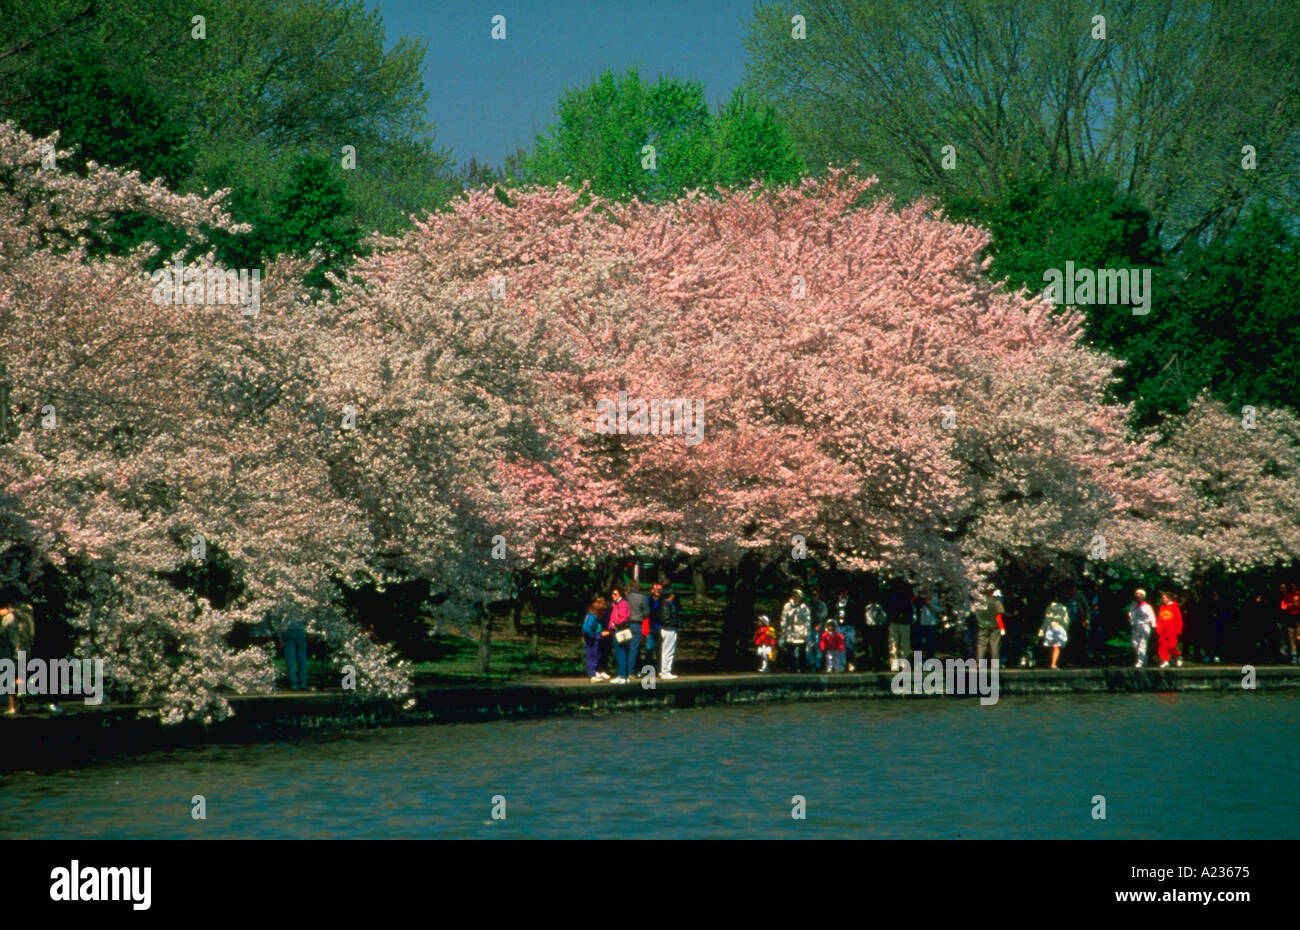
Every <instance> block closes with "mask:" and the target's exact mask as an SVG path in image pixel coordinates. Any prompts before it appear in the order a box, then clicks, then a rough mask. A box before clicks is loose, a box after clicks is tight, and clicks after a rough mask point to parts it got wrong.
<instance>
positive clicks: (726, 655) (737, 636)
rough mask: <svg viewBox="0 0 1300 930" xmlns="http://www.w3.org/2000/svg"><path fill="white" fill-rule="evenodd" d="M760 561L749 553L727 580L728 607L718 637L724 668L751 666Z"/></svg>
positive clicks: (719, 652)
mask: <svg viewBox="0 0 1300 930" xmlns="http://www.w3.org/2000/svg"><path fill="white" fill-rule="evenodd" d="M759 568H760V566H759V564H758V562H757V560H755V559H753V558H751V557H749V556H746V557H745V558H744V559H742V560H741V562H740V566H739V567H738V568H737V570H736V571H735V572H734V573H732V574H731V577H730V578H729V579H728V581H727V606H726V607H725V608H724V609H723V612H722V634H721V636H720V637H719V639H718V664H719V665H721V666H722V667H723V668H729V669H739V668H749V667H751V665H752V663H751V662H750V661H749V660H750V655H749V646H750V639H751V638H752V636H753V630H754V586H755V584H756V583H757V581H758V576H759Z"/></svg>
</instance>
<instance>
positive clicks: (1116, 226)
mask: <svg viewBox="0 0 1300 930" xmlns="http://www.w3.org/2000/svg"><path fill="white" fill-rule="evenodd" d="M945 206H946V209H947V211H948V212H949V213H950V214H951V215H953V216H954V217H956V218H959V219H963V220H965V221H967V222H972V223H976V224H979V225H982V226H985V227H986V228H988V229H989V231H990V233H991V238H990V243H989V247H988V254H989V258H990V264H989V269H988V273H989V275H990V276H991V277H993V278H996V279H1000V280H1004V281H1005V282H1006V284H1007V286H1008V287H1010V288H1012V289H1019V288H1022V287H1023V288H1026V289H1028V290H1029V291H1031V292H1035V293H1037V292H1041V291H1042V290H1043V288H1044V285H1045V282H1044V272H1045V271H1046V270H1047V269H1060V270H1064V269H1065V267H1066V262H1074V264H1075V266H1076V267H1086V268H1093V269H1095V268H1118V269H1129V268H1151V269H1152V283H1153V294H1152V297H1151V310H1150V312H1149V313H1148V314H1146V315H1134V314H1133V313H1132V312H1131V310H1130V309H1129V308H1127V307H1120V306H1105V305H1085V306H1079V307H1077V308H1076V309H1078V310H1079V311H1080V312H1082V313H1083V314H1084V316H1085V319H1086V321H1087V334H1088V337H1089V339H1090V340H1091V341H1092V342H1093V343H1094V344H1095V345H1097V346H1099V347H1101V348H1104V349H1105V350H1107V351H1108V352H1112V353H1114V354H1115V355H1118V356H1119V357H1120V358H1123V359H1124V360H1125V362H1126V364H1125V367H1124V370H1123V373H1122V377H1121V380H1120V382H1119V383H1118V384H1117V385H1116V393H1117V395H1118V396H1119V398H1120V399H1122V400H1124V401H1125V402H1132V403H1133V405H1134V413H1135V419H1136V422H1137V423H1139V424H1142V425H1153V424H1155V423H1158V422H1160V421H1161V419H1162V417H1164V415H1166V414H1168V413H1179V414H1180V413H1183V412H1184V411H1186V409H1187V407H1188V404H1189V403H1190V402H1191V401H1192V400H1193V399H1194V398H1195V397H1196V396H1197V395H1198V394H1199V393H1200V392H1201V391H1202V390H1203V389H1209V390H1210V391H1211V392H1212V393H1213V394H1214V395H1215V396H1217V397H1219V398H1220V399H1221V400H1223V401H1225V402H1227V403H1230V404H1234V405H1236V406H1238V407H1239V406H1241V405H1243V404H1253V405H1256V406H1258V405H1273V406H1291V407H1292V408H1293V409H1294V408H1295V407H1296V404H1297V399H1296V395H1295V384H1296V378H1295V374H1294V373H1295V371H1296V370H1297V367H1296V366H1297V365H1298V364H1300V302H1298V301H1296V299H1295V297H1294V282H1295V280H1296V279H1297V276H1298V275H1300V238H1298V237H1297V236H1296V234H1295V233H1294V232H1292V231H1290V230H1289V229H1288V227H1287V224H1286V223H1285V222H1284V221H1283V218H1282V216H1281V215H1280V214H1278V213H1276V212H1274V211H1269V210H1266V209H1264V208H1262V207H1259V208H1255V209H1254V210H1252V212H1251V213H1250V214H1249V215H1248V218H1247V220H1246V221H1245V223H1244V224H1243V225H1241V226H1240V227H1238V228H1237V229H1235V230H1234V231H1233V232H1232V233H1231V234H1229V235H1227V236H1225V237H1223V238H1221V239H1218V240H1216V241H1215V242H1213V243H1210V244H1209V245H1207V246H1200V245H1193V246H1191V247H1190V248H1188V249H1185V250H1184V251H1183V253H1182V254H1181V255H1179V256H1175V257H1174V258H1173V259H1172V260H1171V259H1170V258H1169V257H1168V256H1166V255H1165V254H1164V253H1163V251H1162V250H1161V248H1160V244H1159V242H1158V241H1157V239H1156V236H1155V232H1154V223H1153V220H1152V217H1151V215H1150V213H1149V212H1148V211H1147V210H1146V209H1145V207H1143V206H1142V204H1141V203H1139V202H1138V201H1137V199H1136V198H1134V197H1132V196H1130V195H1127V194H1124V193H1122V192H1121V191H1120V190H1119V189H1118V187H1117V186H1116V185H1115V184H1114V182H1112V181H1109V180H1105V179H1095V180H1088V181H1074V182H1072V181H1066V180H1051V179H1038V180H1013V181H1011V182H1009V183H1008V185H1007V187H1006V190H1005V193H1004V194H1003V195H1002V196H1000V197H998V198H995V199H980V198H971V197H959V196H954V197H949V198H947V200H946V202H945Z"/></svg>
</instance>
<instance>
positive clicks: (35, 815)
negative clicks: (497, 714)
mask: <svg viewBox="0 0 1300 930" xmlns="http://www.w3.org/2000/svg"><path fill="white" fill-rule="evenodd" d="M1297 711H1300V693H1296V692H1289V693H1288V692H1274V693H1258V694H1186V693H1183V694H1166V695H1149V694H1147V695H1104V696H1091V695H1060V696H1057V695H1051V696H1042V697H1017V698H1008V699H1003V700H1002V701H1001V702H1000V703H999V704H997V705H995V706H992V707H980V706H979V705H978V704H977V703H976V702H974V701H955V700H943V699H899V700H862V701H834V702H820V703H790V704H766V705H754V706H731V707H711V708H701V709H698V710H682V711H662V712H647V713H635V714H615V715H609V716H604V717H557V718H550V719H545V720H529V721H502V722H496V723H482V724H454V725H432V726H421V727H407V728H399V729H389V730H377V731H367V732H361V733H355V734H350V735H347V736H339V737H333V738H322V739H314V740H304V741H301V742H292V743H267V744H257V745H243V746H230V745H220V746H206V747H200V748H195V749H187V750H179V751H174V752H167V753H155V754H153V755H149V756H141V757H138V758H134V759H129V760H125V761H121V762H113V763H107V764H100V765H98V766H96V767H94V768H89V769H83V770H77V771H68V772H58V773H53V774H40V775H33V774H22V775H13V776H4V777H0V837H3V836H18V835H21V836H24V837H27V838H86V837H92V838H183V837H196V838H197V837H208V838H231V837H248V838H273V837H274V838H304V839H305V838H362V837H366V838H382V837H438V838H451V837H554V838H567V837H572V838H617V837H624V838H633V837H664V838H670V837H695V838H701V837H749V836H753V837H789V838H812V837H817V838H828V837H859V838H895V837H900V838H945V837H950V838H956V837H964V838H1001V837H1017V838H1031V837H1033V838H1053V837H1063V838H1064V837H1079V838H1112V839H1114V838H1291V839H1294V838H1296V837H1300V794H1298V793H1297V791H1296V785H1297V777H1298V776H1300V761H1298V760H1300V753H1297V745H1300V739H1298V737H1300V733H1298V731H1297V723H1298V721H1300V717H1298V716H1297ZM196 794H202V795H204V796H205V797H206V798H207V820H206V821H201V822H199V821H194V820H192V819H191V817H190V799H191V798H192V797H193V796H194V795H196ZM1098 794H1100V795H1104V796H1105V798H1106V814H1107V818H1106V820H1104V821H1098V820H1094V819H1092V816H1091V811H1092V798H1093V796H1094V795H1098ZM494 795H503V796H504V797H505V799H506V818H505V819H504V820H493V819H492V818H491V810H492V803H493V802H492V798H493V796H494ZM794 795H802V796H803V797H804V798H806V803H807V818H806V820H802V821H799V820H794V819H792V817H791V798H792V796H794Z"/></svg>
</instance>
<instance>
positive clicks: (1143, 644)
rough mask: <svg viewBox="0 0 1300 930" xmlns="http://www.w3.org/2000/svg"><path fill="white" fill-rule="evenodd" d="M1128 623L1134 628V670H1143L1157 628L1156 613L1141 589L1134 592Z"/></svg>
mask: <svg viewBox="0 0 1300 930" xmlns="http://www.w3.org/2000/svg"><path fill="white" fill-rule="evenodd" d="M1128 622H1129V625H1130V626H1132V628H1133V653H1134V655H1135V656H1136V657H1137V662H1136V663H1134V666H1133V667H1134V668H1141V667H1142V666H1143V664H1144V663H1145V662H1146V658H1147V640H1149V639H1150V638H1151V631H1152V630H1154V629H1155V628H1156V612H1155V611H1154V610H1152V609H1151V605H1150V604H1148V603H1147V593H1146V592H1145V591H1143V590H1142V589H1141V588H1138V589H1137V590H1136V591H1134V592H1133V603H1132V604H1130V605H1129V609H1128Z"/></svg>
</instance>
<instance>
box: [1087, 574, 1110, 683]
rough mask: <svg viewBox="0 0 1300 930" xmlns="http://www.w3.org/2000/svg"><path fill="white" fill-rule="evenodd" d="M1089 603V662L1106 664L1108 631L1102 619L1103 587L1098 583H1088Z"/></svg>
mask: <svg viewBox="0 0 1300 930" xmlns="http://www.w3.org/2000/svg"><path fill="white" fill-rule="evenodd" d="M1085 600H1086V601H1087V602H1088V621H1087V623H1086V625H1085V629H1086V630H1087V636H1086V639H1087V645H1088V661H1089V663H1091V664H1093V665H1104V664H1105V663H1106V630H1105V628H1104V627H1103V626H1102V619H1101V585H1100V584H1099V583H1098V582H1096V581H1091V582H1089V583H1088V591H1087V595H1086V597H1085Z"/></svg>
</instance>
